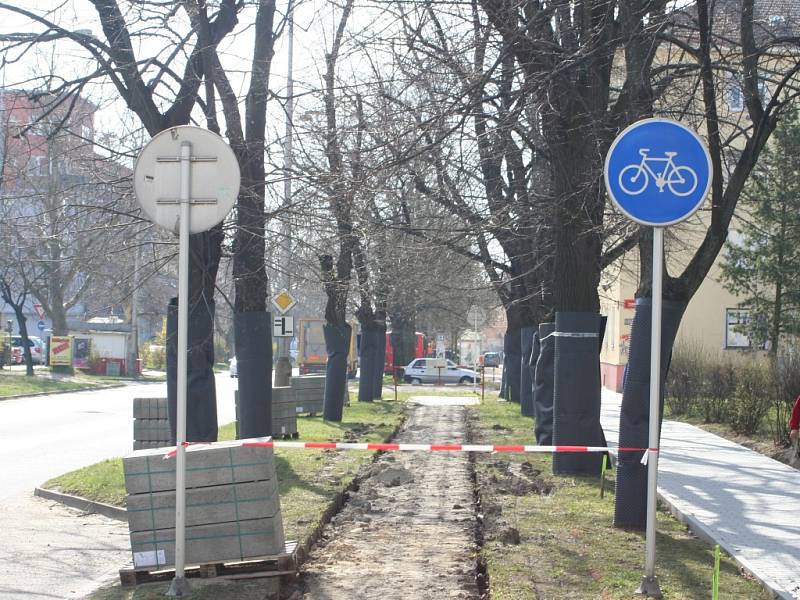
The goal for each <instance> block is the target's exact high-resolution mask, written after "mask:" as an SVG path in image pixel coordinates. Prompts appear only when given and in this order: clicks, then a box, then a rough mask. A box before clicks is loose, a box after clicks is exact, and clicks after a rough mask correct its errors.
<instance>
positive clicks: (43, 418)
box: [0, 372, 237, 510]
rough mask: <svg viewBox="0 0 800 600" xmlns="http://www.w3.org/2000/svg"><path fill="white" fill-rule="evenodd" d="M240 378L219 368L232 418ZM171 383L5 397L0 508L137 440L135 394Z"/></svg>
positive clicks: (224, 415) (0, 417)
mask: <svg viewBox="0 0 800 600" xmlns="http://www.w3.org/2000/svg"><path fill="white" fill-rule="evenodd" d="M236 382H237V380H236V379H231V378H230V377H229V376H228V374H227V372H225V373H219V374H218V375H217V377H216V383H217V415H218V420H219V422H220V424H224V423H229V422H231V421H233V419H234V415H235V411H234V401H233V392H234V390H235V389H236ZM166 394H167V386H166V383H149V384H132V385H126V386H124V387H120V388H111V389H105V390H97V391H89V392H75V393H70V394H52V395H47V396H35V397H28V398H15V399H12V400H4V401H0V465H2V466H3V468H2V481H3V483H2V485H0V510H2V505H3V501H4V500H6V499H9V498H12V497H14V496H17V495H18V494H20V493H21V492H30V493H32V492H33V488H35V487H36V486H38V485H40V484H41V483H43V482H44V481H46V480H48V479H50V478H52V477H55V476H57V475H61V474H62V473H65V472H67V471H71V470H74V469H78V468H80V467H84V466H86V465H90V464H93V463H95V462H98V461H100V460H103V459H105V458H111V457H114V456H123V455H124V454H127V453H128V452H130V451H131V449H132V446H133V442H132V440H133V416H132V413H133V398H136V397H158V396H166Z"/></svg>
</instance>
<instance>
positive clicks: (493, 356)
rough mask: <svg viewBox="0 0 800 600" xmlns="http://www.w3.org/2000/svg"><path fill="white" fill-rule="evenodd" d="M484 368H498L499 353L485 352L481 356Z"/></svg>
mask: <svg viewBox="0 0 800 600" xmlns="http://www.w3.org/2000/svg"><path fill="white" fill-rule="evenodd" d="M482 364H483V366H484V367H499V366H500V353H499V352H486V353H484V355H483V362H482Z"/></svg>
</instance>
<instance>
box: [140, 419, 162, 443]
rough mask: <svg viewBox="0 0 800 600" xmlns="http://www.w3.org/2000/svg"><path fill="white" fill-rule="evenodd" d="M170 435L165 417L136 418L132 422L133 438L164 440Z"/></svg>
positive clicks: (148, 440) (146, 440)
mask: <svg viewBox="0 0 800 600" xmlns="http://www.w3.org/2000/svg"><path fill="white" fill-rule="evenodd" d="M170 437H171V434H170V429H169V421H167V420H166V419H136V420H134V422H133V439H134V440H140V441H144V442H150V441H165V442H168V441H169V439H170Z"/></svg>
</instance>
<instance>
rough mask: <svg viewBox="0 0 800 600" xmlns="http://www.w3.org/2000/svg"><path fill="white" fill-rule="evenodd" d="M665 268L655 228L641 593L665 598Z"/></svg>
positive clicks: (660, 237) (661, 241)
mask: <svg viewBox="0 0 800 600" xmlns="http://www.w3.org/2000/svg"><path fill="white" fill-rule="evenodd" d="M663 268H664V228H663V227H653V284H652V287H653V290H652V298H653V300H652V307H653V313H652V316H651V321H650V435H649V440H650V441H649V442H648V450H647V452H648V457H647V526H646V530H645V531H646V538H645V561H644V578H643V579H642V586H641V592H640V593H644V594H646V595H648V596H650V597H656V598H660V597H661V591H660V589H659V585H658V578H657V577H656V492H657V487H656V485H657V480H658V448H659V440H658V438H659V436H658V425H659V415H660V414H661V411H660V403H661V393H660V392H661V303H662V285H663V278H664V273H663Z"/></svg>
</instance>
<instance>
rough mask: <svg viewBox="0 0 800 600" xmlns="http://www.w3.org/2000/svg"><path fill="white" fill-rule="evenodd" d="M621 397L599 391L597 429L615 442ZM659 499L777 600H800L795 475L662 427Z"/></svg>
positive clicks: (799, 482)
mask: <svg viewBox="0 0 800 600" xmlns="http://www.w3.org/2000/svg"><path fill="white" fill-rule="evenodd" d="M621 401H622V395H621V394H616V393H614V392H610V391H608V390H603V410H602V416H601V420H602V424H603V428H604V430H605V432H606V437H607V438H608V440H609V442H612V443H614V444H616V442H617V440H618V434H619V408H620V403H621ZM658 491H659V495H660V497H661V499H662V500H663V501H664V502H666V503H667V504H668V505H669V506H670V507H671V508H672V510H673V512H675V513H676V514H678V515H679V516H680V517H681V518H683V519H684V520H685V521H686V522H687V524H689V525H690V527H691V528H692V530H693V531H694V532H695V533H696V534H698V535H700V536H702V537H705V538H707V539H710V540H713V541H715V542H716V543H718V544H719V545H720V546H721V547H722V548H724V549H725V551H726V552H728V553H729V554H731V556H733V557H734V558H735V559H736V560H737V561H738V562H739V563H740V564H741V565H742V566H743V567H745V568H746V569H747V570H748V571H750V572H751V573H753V575H755V577H757V578H758V579H759V580H760V581H761V582H762V583H764V584H765V585H766V586H767V587H769V588H770V589H772V590H773V591H774V592H775V593H776V594H777V595H778V596H779V597H780V598H787V599H798V598H800V471H797V470H796V469H792V468H791V467H788V466H787V465H784V464H782V463H779V462H778V461H775V460H772V459H771V458H767V457H766V456H763V455H761V454H758V453H757V452H753V451H752V450H749V449H747V448H745V447H743V446H740V445H738V444H735V443H733V442H730V441H728V440H726V439H723V438H721V437H719V436H717V435H714V434H712V433H708V432H706V431H703V430H702V429H699V428H697V427H694V426H692V425H688V424H685V423H678V422H675V421H664V425H663V428H662V434H661V455H660V460H659V475H658Z"/></svg>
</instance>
